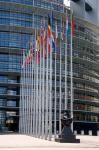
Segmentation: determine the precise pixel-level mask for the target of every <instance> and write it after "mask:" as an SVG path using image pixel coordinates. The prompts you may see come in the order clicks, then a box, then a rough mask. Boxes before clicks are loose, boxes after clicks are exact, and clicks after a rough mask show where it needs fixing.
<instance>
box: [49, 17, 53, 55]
mask: <svg viewBox="0 0 99 150" xmlns="http://www.w3.org/2000/svg"><path fill="white" fill-rule="evenodd" d="M51 39H52V29H51V18H50V16H49V15H48V53H50V51H51Z"/></svg>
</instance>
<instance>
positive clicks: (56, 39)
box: [55, 22, 58, 48]
mask: <svg viewBox="0 0 99 150" xmlns="http://www.w3.org/2000/svg"><path fill="white" fill-rule="evenodd" d="M55 34H56V36H55V42H56V48H58V30H57V22H56V29H55Z"/></svg>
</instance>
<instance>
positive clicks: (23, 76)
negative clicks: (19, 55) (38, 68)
mask: <svg viewBox="0 0 99 150" xmlns="http://www.w3.org/2000/svg"><path fill="white" fill-rule="evenodd" d="M23 56H24V58H23V61H25V54H24V51H23ZM24 63H25V62H24ZM25 65H26V64H24V66H23V71H22V76H21V77H22V108H23V110H22V124H23V125H22V132H23V133H25V92H24V90H25Z"/></svg>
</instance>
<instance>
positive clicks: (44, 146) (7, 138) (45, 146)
mask: <svg viewBox="0 0 99 150" xmlns="http://www.w3.org/2000/svg"><path fill="white" fill-rule="evenodd" d="M77 138H80V140H81V143H80V144H75V143H74V144H71V143H56V142H54V141H47V140H44V139H38V138H34V137H31V136H26V135H18V134H17V135H16V134H15V135H14V134H12V135H0V150H32V149H33V150H40V149H41V150H87V149H88V150H89V149H90V150H95V149H97V150H99V137H97V136H77Z"/></svg>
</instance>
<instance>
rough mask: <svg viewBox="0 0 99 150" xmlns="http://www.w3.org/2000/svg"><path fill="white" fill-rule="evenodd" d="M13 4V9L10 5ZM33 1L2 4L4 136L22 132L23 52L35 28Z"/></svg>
mask: <svg viewBox="0 0 99 150" xmlns="http://www.w3.org/2000/svg"><path fill="white" fill-rule="evenodd" d="M10 3H11V5H10ZM16 4H20V7H23V5H24V6H28V5H31V6H32V5H33V1H32V0H31V1H30V0H18V1H15V0H13V1H12V0H11V1H9V0H4V1H3V0H0V132H5V131H7V132H8V131H18V120H19V119H18V118H19V97H20V70H21V52H22V49H24V48H26V47H27V45H26V43H27V41H28V40H29V38H30V35H31V33H30V32H29V31H27V29H29V28H31V27H32V17H33V14H32V9H31V10H29V9H27V8H26V9H20V8H19V7H18V6H16V7H15V5H16Z"/></svg>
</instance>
